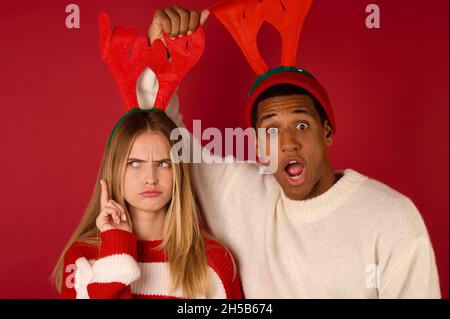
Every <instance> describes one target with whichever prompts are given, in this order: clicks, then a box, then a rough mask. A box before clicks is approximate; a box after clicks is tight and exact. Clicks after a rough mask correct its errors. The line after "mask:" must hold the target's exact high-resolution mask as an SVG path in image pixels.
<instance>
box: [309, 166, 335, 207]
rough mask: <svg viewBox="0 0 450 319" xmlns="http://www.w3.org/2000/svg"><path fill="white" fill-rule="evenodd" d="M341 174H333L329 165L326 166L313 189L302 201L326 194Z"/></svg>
mask: <svg viewBox="0 0 450 319" xmlns="http://www.w3.org/2000/svg"><path fill="white" fill-rule="evenodd" d="M341 177H342V174H338V173H335V172H334V171H333V168H332V167H331V165H327V167H326V169H325V172H324V174H323V175H322V178H321V179H320V181H319V182H318V183H317V184H316V185H315V186H314V187H313V189H312V190H311V192H310V193H309V194H308V196H306V197H305V198H304V199H311V198H314V197H317V196H320V195H322V194H323V193H325V192H327V191H328V190H329V189H330V188H331V187H332V186H333V185H334V184H335V183H336V182H337V181H338V180H339V179H340V178H341Z"/></svg>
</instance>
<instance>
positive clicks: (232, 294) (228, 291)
mask: <svg viewBox="0 0 450 319" xmlns="http://www.w3.org/2000/svg"><path fill="white" fill-rule="evenodd" d="M205 243H206V245H207V255H208V265H209V267H210V268H211V269H212V272H211V275H212V277H213V278H212V279H213V280H212V285H211V288H210V290H209V292H208V296H207V298H212V299H241V298H243V297H244V296H243V293H242V287H241V281H240V279H239V276H238V273H237V267H236V266H235V263H234V260H233V256H232V255H231V253H230V252H229V251H228V250H227V249H226V248H225V247H224V246H222V244H220V243H219V242H215V241H212V240H205Z"/></svg>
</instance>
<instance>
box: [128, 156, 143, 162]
mask: <svg viewBox="0 0 450 319" xmlns="http://www.w3.org/2000/svg"><path fill="white" fill-rule="evenodd" d="M128 161H129V162H131V161H133V162H145V160H141V159H139V158H134V157H130V158H129V159H128Z"/></svg>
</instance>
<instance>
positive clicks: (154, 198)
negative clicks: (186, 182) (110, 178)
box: [124, 131, 173, 212]
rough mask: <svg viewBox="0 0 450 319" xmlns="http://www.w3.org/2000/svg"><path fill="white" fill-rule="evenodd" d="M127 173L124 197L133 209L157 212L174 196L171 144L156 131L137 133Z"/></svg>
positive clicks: (128, 160)
mask: <svg viewBox="0 0 450 319" xmlns="http://www.w3.org/2000/svg"><path fill="white" fill-rule="evenodd" d="M126 165H127V166H126V169H125V176H124V197H125V200H126V201H127V203H128V204H129V205H130V206H131V207H130V209H131V210H133V209H134V210H140V211H145V212H155V211H158V210H160V209H162V208H164V207H165V206H166V205H167V204H168V203H169V202H170V200H171V198H172V186H173V173H172V164H171V160H170V145H169V142H168V141H167V139H166V138H165V137H164V136H163V135H162V134H161V133H160V132H157V131H151V132H145V133H142V134H140V135H138V136H137V137H136V139H135V141H134V143H133V146H132V147H131V151H130V155H129V156H128V159H127V164H126Z"/></svg>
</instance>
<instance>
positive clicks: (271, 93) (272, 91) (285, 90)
mask: <svg viewBox="0 0 450 319" xmlns="http://www.w3.org/2000/svg"><path fill="white" fill-rule="evenodd" d="M298 94H302V95H307V96H309V97H310V98H311V99H312V101H313V104H314V108H315V109H316V111H317V113H319V116H320V122H321V123H322V125H323V124H324V123H325V120H328V116H327V114H326V113H325V111H324V109H323V107H322V105H321V104H320V102H319V101H318V100H317V99H316V97H315V96H314V95H312V94H311V93H309V91H307V90H305V89H303V88H301V87H299V86H296V85H292V84H277V85H274V86H272V87H270V88H268V89H267V90H265V91H263V92H262V93H261V94H260V95H259V96H258V98H257V99H256V100H255V103H254V104H253V106H252V126H253V127H254V128H255V129H256V116H257V114H258V104H259V103H261V102H262V101H264V100H267V99H270V98H273V97H279V96H289V95H298Z"/></svg>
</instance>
